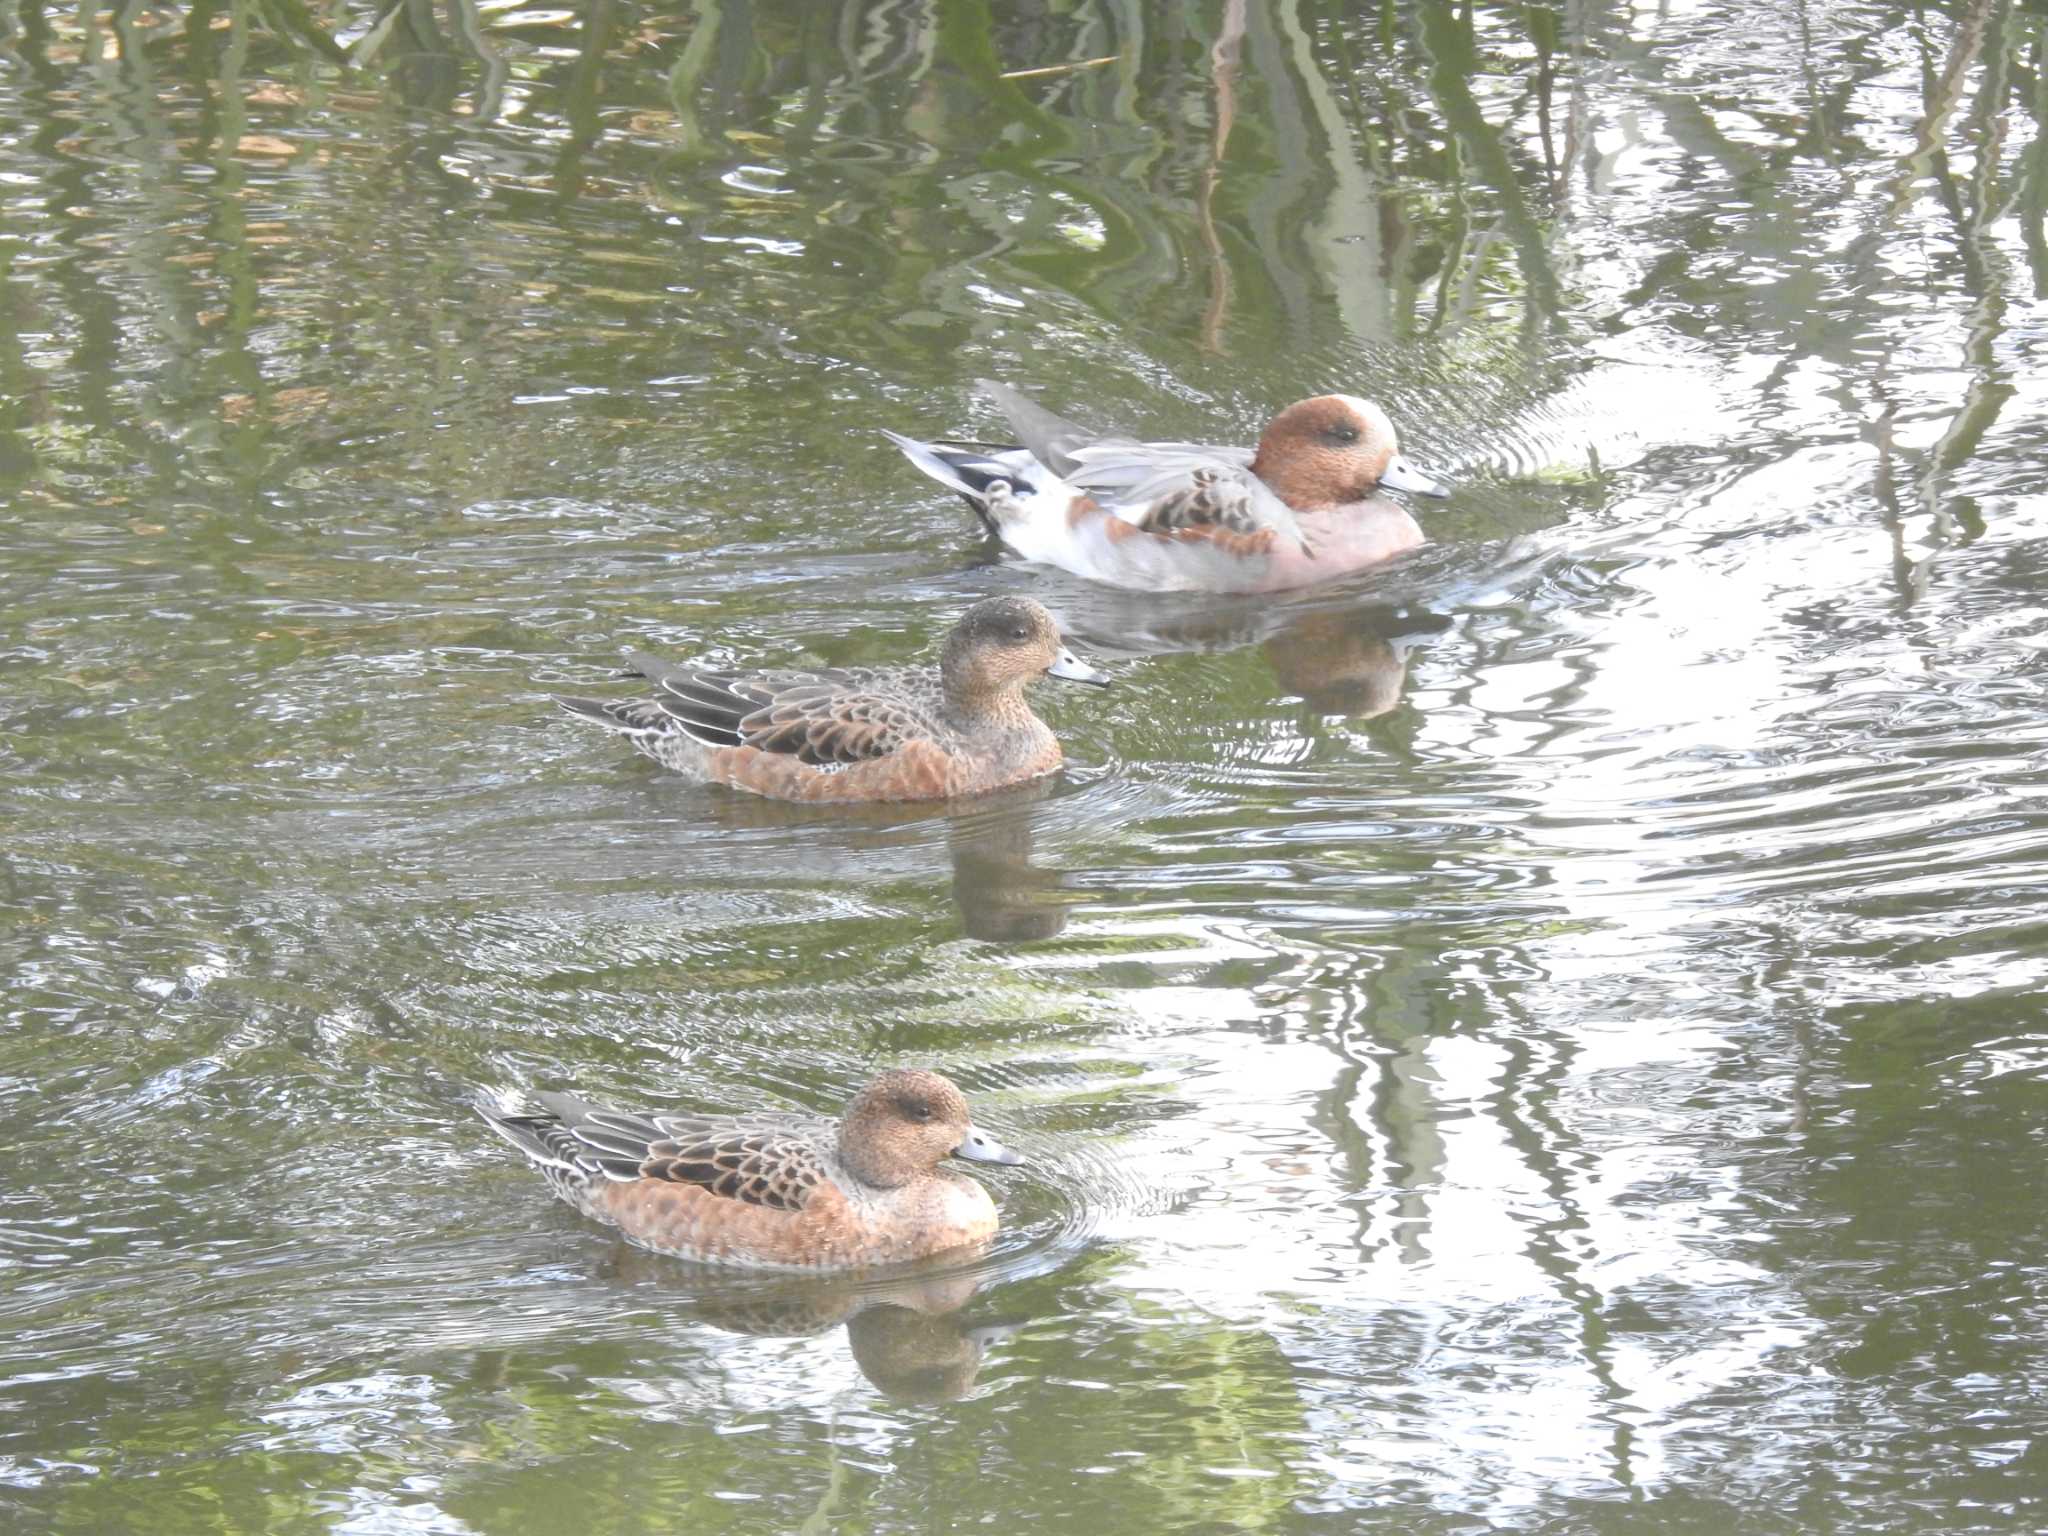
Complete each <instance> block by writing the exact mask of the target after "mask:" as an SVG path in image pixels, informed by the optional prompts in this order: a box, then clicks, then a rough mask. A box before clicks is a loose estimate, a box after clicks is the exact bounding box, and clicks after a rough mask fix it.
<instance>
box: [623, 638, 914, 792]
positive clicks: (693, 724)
mask: <svg viewBox="0 0 2048 1536" xmlns="http://www.w3.org/2000/svg"><path fill="white" fill-rule="evenodd" d="M629 662H630V665H631V666H632V667H633V669H634V670H635V671H636V672H638V673H639V674H640V675H641V676H642V677H645V678H646V679H647V680H648V681H649V682H651V683H653V684H654V685H655V696H654V698H653V699H651V700H644V701H636V702H637V703H638V704H639V706H640V715H639V717H638V718H639V720H640V722H641V723H639V724H638V725H637V726H636V728H637V729H641V730H647V729H652V728H657V723H656V722H653V721H651V720H650V718H649V711H650V710H651V711H657V712H658V713H659V715H660V716H661V717H663V718H665V719H666V720H667V721H668V722H669V723H670V728H672V729H680V730H682V731H684V732H686V733H687V734H688V735H690V736H691V737H692V738H693V739H695V740H697V741H700V742H703V743H704V744H705V745H706V746H711V747H753V748H755V749H756V750H757V751H761V752H777V753H787V754H788V755H790V756H792V757H795V758H796V759H797V760H798V761H799V762H803V763H809V764H811V765H813V766H819V767H822V766H827V765H832V764H840V765H844V764H850V763H861V762H867V761H869V760H871V759H874V758H878V757H888V756H890V755H891V754H892V753H895V752H899V751H901V750H902V749H903V748H904V747H905V746H907V745H908V744H909V743H911V742H913V741H918V740H923V739H930V738H932V737H934V736H936V735H939V734H941V732H942V731H943V727H942V726H940V725H939V723H938V720H937V706H938V699H937V697H936V689H935V688H933V687H932V686H931V685H930V684H929V683H928V682H926V680H924V679H923V678H922V677H920V676H918V675H915V674H903V675H898V674H895V673H888V672H879V671H872V670H867V669H851V668H849V669H843V670H837V671H830V672H756V673H746V674H740V673H734V672H714V671H709V670H706V669H704V668H700V667H678V666H671V665H669V664H668V663H666V662H663V661H660V660H658V659H657V658H655V657H652V656H646V655H641V654H635V655H633V656H632V657H630V658H629ZM625 707H630V706H615V708H625Z"/></svg>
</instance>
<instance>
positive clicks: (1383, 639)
mask: <svg viewBox="0 0 2048 1536" xmlns="http://www.w3.org/2000/svg"><path fill="white" fill-rule="evenodd" d="M1449 623H1450V620H1449V619H1446V618H1444V617H1442V616H1441V615H1440V614H1433V613H1432V614H1415V613H1410V612H1407V611H1404V610H1401V609H1394V608H1354V609H1350V610H1344V609H1336V610H1331V611H1329V612H1323V613H1308V614H1304V615H1302V616H1301V617H1300V619H1299V620H1297V621H1296V622H1295V623H1293V624H1291V625H1289V626H1288V627H1287V628H1285V629H1283V630H1281V631H1280V632H1279V633H1278V634H1275V635H1272V636H1269V637H1268V638H1267V639H1266V641H1265V642H1264V645H1263V647H1262V649H1263V650H1264V652H1265V657H1266V660H1267V661H1268V662H1269V663H1270V664H1271V665H1272V668H1273V675H1274V676H1275V677H1277V678H1279V680H1280V685H1281V686H1282V687H1283V688H1285V689H1286V690H1287V691H1288V692H1289V693H1291V694H1293V695H1294V696H1295V697H1297V698H1299V699H1300V700H1301V701H1302V702H1303V703H1305V704H1307V705H1308V707H1309V708H1310V709H1313V710H1315V711H1316V712H1317V713H1318V714H1323V715H1347V716H1349V717H1350V718H1352V719H1354V720H1371V719H1374V718H1375V717H1377V716H1379V715H1384V714H1386V713H1387V712H1388V711H1389V710H1391V709H1393V708H1394V706H1395V705H1397V704H1399V703H1400V702H1401V692H1402V689H1403V688H1404V687H1406V686H1407V682H1408V657H1409V655H1410V653H1411V652H1412V651H1413V650H1414V648H1415V642H1416V639H1417V638H1418V637H1419V636H1420V635H1422V634H1425V633H1430V632H1432V631H1434V630H1440V629H1443V628H1445V627H1446V626H1447V625H1449Z"/></svg>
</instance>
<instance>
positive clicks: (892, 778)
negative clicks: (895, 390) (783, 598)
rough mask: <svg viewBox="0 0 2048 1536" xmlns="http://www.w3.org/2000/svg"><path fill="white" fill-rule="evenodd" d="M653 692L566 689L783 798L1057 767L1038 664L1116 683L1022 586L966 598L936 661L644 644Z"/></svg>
mask: <svg viewBox="0 0 2048 1536" xmlns="http://www.w3.org/2000/svg"><path fill="white" fill-rule="evenodd" d="M628 664H629V665H630V666H631V667H632V669H633V671H634V672H635V673H637V674H638V675H639V676H641V677H644V678H646V679H647V680H648V681H649V682H651V683H653V684H654V686H655V696H654V697H653V698H651V699H628V700H624V701H621V702H616V703H613V702H607V701H605V700H603V699H574V698H557V699H556V701H555V702H556V703H558V704H560V705H561V706H562V708H564V709H566V710H567V711H569V713H570V714H572V715H576V716H578V717H580V718H582V719H585V720H594V721H596V722H597V723H598V724H599V725H602V726H605V727H607V728H608V729H610V730H614V731H618V732H620V733H621V734H623V735H624V736H625V737H626V738H627V739H628V740H630V741H631V742H632V743H633V745H634V746H636V747H638V748H639V749H640V750H641V751H642V752H645V753H646V754H647V755H648V756H649V757H651V758H653V759H654V760H655V761H656V762H658V763H661V764H662V765H664V766H665V767H669V768H673V769H675V770H676V771H677V772H679V773H685V774H688V775H689V776H690V777H692V778H694V779H698V780H703V781H707V782H711V783H717V784H729V785H731V786H732V787H733V788H735V789H749V790H752V791H753V792H754V793H755V794H758V795H770V796H773V797H774V798H775V799H778V800H812V801H818V800H840V801H847V800H943V799H948V798H951V797H952V796H955V795H977V794H982V793H985V792H986V791H988V790H992V789H1001V788H1003V787H1004V786H1006V785H1010V784H1021V783H1023V782H1025V781H1026V780H1029V779H1036V778H1042V777H1043V776H1045V775H1046V774H1049V773H1052V772H1053V771H1054V770H1056V769H1057V768H1058V767H1059V766H1060V762H1061V754H1060V744H1059V741H1058V740H1057V739H1056V738H1055V737H1054V736H1053V733H1052V731H1051V730H1050V729H1049V728H1048V727H1047V726H1046V724H1045V722H1044V721H1042V720H1040V719H1039V718H1038V716H1036V715H1034V714H1033V713H1032V712H1031V706H1030V705H1029V704H1027V703H1026V702H1025V700H1024V689H1025V687H1026V686H1027V685H1028V684H1030V683H1033V682H1035V681H1037V680H1038V679H1039V678H1040V677H1061V678H1068V679H1071V680H1073V681H1075V682H1083V683H1095V684H1097V685H1106V684H1107V682H1108V679H1107V678H1105V677H1104V676H1103V675H1102V674H1101V673H1100V672H1098V671H1096V670H1095V668H1093V667H1090V666H1087V665H1085V664H1084V663H1082V662H1081V661H1080V660H1078V659H1077V658H1076V657H1075V655H1074V653H1073V652H1072V651H1070V650H1068V649H1067V648H1066V647H1065V646H1064V645H1063V644H1061V642H1060V631H1059V626H1058V625H1057V624H1056V623H1054V622H1053V617H1052V615H1051V614H1050V613H1047V612H1046V611H1045V609H1044V608H1043V607H1042V606H1041V605H1040V604H1038V603H1034V602H1032V601H1031V599H1029V598H1025V597H990V598H984V599H983V600H982V601H981V602H978V603H976V604H975V605H974V606H973V607H972V608H970V609H968V610H967V612H966V614H965V615H964V616H963V617H962V618H961V620H960V622H959V623H958V624H957V625H955V626H954V629H953V633H952V634H951V635H950V636H948V637H947V640H946V649H945V651H944V653H943V654H942V655H941V657H940V660H939V668H938V670H937V671H936V672H934V671H932V670H931V669H930V668H929V667H899V668H877V667H844V668H835V669H833V670H831V671H825V672H757V673H746V674H740V673H733V672H714V671H710V670H707V669H705V668H701V667H677V666H670V665H668V664H667V663H665V662H662V661H658V660H656V659H655V658H654V657H651V656H645V655H639V654H635V655H633V656H630V657H629V658H628Z"/></svg>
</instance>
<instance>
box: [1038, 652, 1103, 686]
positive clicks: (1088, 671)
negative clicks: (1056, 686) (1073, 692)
mask: <svg viewBox="0 0 2048 1536" xmlns="http://www.w3.org/2000/svg"><path fill="white" fill-rule="evenodd" d="M1045 675H1046V676H1047V677H1057V678H1062V679H1064V680H1065V681H1067V682H1070V683H1093V684H1094V685H1095V686H1096V687H1098V688H1107V687H1108V686H1109V674H1108V673H1107V672H1103V671H1101V670H1099V669H1098V668H1095V667H1091V666H1089V665H1088V663H1087V662H1085V661H1083V660H1082V659H1081V658H1080V657H1078V656H1076V655H1075V654H1074V653H1073V652H1072V651H1070V650H1068V649H1066V647H1064V646H1062V647H1061V648H1060V656H1059V660H1058V661H1055V662H1054V663H1053V664H1052V665H1051V666H1049V667H1047V668H1046V669H1045Z"/></svg>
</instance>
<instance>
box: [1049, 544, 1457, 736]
mask: <svg viewBox="0 0 2048 1536" xmlns="http://www.w3.org/2000/svg"><path fill="white" fill-rule="evenodd" d="M1422 585H1424V584H1423V583H1419V582H1416V581H1414V580H1412V579H1411V580H1410V581H1407V582H1403V583H1399V584H1390V583H1389V582H1387V581H1384V580H1382V581H1379V582H1376V583H1375V584H1374V586H1373V588H1372V592H1371V595H1370V596H1364V595H1361V594H1360V593H1358V592H1356V591H1351V592H1349V593H1313V594H1304V595H1301V596H1299V597H1291V598H1282V599H1279V600H1277V601H1276V600H1273V599H1270V598H1269V599H1246V598H1232V597H1206V596H1203V595H1201V594H1194V593H1173V594H1170V596H1168V597H1161V596H1157V595H1153V594H1146V593H1130V592H1119V591H1115V590H1112V589H1108V588H1103V587H1099V586H1095V585H1093V584H1089V585H1087V586H1080V585H1077V586H1075V587H1074V588H1071V589H1069V590H1067V591H1064V592H1062V593H1061V596H1060V599H1059V600H1058V602H1057V603H1056V607H1057V609H1058V611H1059V613H1060V615H1061V617H1062V621H1063V622H1064V623H1065V624H1067V625H1068V626H1069V627H1070V628H1071V629H1072V630H1073V632H1074V633H1075V634H1076V635H1085V636H1087V637H1088V642H1089V643H1090V644H1091V645H1093V646H1095V647H1096V648H1097V649H1098V650H1100V651H1102V652H1105V653H1114V652H1119V651H1120V652H1122V653H1123V654H1125V655H1139V656H1161V655H1169V654H1173V653H1177V652H1188V651H1202V652H1225V651H1236V650H1244V649H1247V648H1249V647H1251V646H1257V647H1259V649H1260V651H1261V653H1262V654H1263V655H1264V656H1265V658H1266V661H1267V663H1268V664H1269V665H1270V666H1271V667H1272V669H1273V674H1274V676H1275V678H1277V679H1278V681H1279V683H1280V686H1281V688H1282V689H1283V690H1284V691H1285V692H1287V693H1289V694H1292V695H1293V696H1295V697H1296V698H1299V699H1301V700H1302V701H1303V702H1304V703H1306V704H1307V705H1308V706H1309V707H1310V708H1311V709H1314V710H1316V711H1317V712H1319V713H1321V714H1326V715H1346V716H1350V717H1352V718H1354V719H1361V720H1369V719H1372V718H1374V717H1375V716H1378V715H1384V714H1386V713H1387V712H1388V711H1390V710H1392V709H1393V708H1394V707H1395V706H1396V705H1398V704H1399V703H1400V702H1401V696H1402V692H1403V690H1404V688H1405V687H1406V685H1407V681H1408V661H1409V657H1410V656H1411V655H1412V653H1413V652H1414V650H1415V647H1416V643H1417V642H1418V641H1419V640H1420V639H1422V638H1423V637H1425V636H1427V635H1431V634H1435V633H1438V632H1440V631H1442V630H1444V629H1447V628H1449V626H1450V623H1451V621H1450V619H1449V618H1447V617H1446V616H1445V615H1443V614H1441V613H1438V612H1435V611H1434V610H1432V609H1431V608H1429V607H1427V606H1424V605H1423V604H1421V603H1419V602H1416V601H1412V600H1410V599H1409V596H1408V589H1410V588H1414V587H1419V586H1422Z"/></svg>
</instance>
